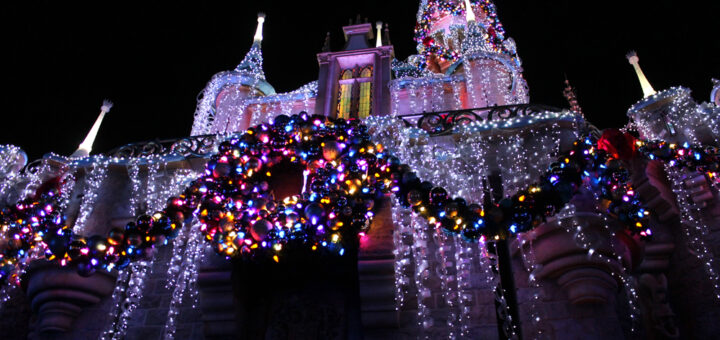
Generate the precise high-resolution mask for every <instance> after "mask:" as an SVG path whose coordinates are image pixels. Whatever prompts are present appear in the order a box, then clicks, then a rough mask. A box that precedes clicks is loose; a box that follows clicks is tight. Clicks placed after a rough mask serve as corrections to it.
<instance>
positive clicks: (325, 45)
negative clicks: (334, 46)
mask: <svg viewBox="0 0 720 340" xmlns="http://www.w3.org/2000/svg"><path fill="white" fill-rule="evenodd" d="M322 51H323V52H330V32H327V34H325V42H324V43H323V47H322Z"/></svg>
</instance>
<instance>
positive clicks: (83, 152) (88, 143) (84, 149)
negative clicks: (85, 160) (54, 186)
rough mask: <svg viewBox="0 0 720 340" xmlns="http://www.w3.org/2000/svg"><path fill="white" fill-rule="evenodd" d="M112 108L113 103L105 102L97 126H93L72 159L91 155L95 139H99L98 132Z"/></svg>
mask: <svg viewBox="0 0 720 340" xmlns="http://www.w3.org/2000/svg"><path fill="white" fill-rule="evenodd" d="M112 106H113V103H112V102H111V101H109V100H107V99H106V100H104V101H103V104H102V106H101V107H100V114H99V115H98V117H97V119H96V120H95V124H93V126H92V128H91V129H90V131H89V132H88V134H87V136H86V137H85V140H84V141H83V142H82V143H80V146H79V147H78V149H77V150H75V152H73V154H72V155H71V157H85V156H87V155H89V154H90V151H92V146H93V143H94V142H95V138H96V137H97V134H98V130H100V125H101V124H102V121H103V118H105V114H106V113H108V112H110V109H111V108H112Z"/></svg>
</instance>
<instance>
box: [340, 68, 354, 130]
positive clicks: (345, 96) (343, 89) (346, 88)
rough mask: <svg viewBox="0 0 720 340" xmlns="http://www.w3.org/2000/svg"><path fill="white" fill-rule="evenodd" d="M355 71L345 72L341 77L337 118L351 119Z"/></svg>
mask: <svg viewBox="0 0 720 340" xmlns="http://www.w3.org/2000/svg"><path fill="white" fill-rule="evenodd" d="M352 78H353V70H345V71H343V72H342V74H341V75H340V93H339V95H338V107H337V117H338V118H344V119H348V118H350V107H351V105H352V86H353V79H352Z"/></svg>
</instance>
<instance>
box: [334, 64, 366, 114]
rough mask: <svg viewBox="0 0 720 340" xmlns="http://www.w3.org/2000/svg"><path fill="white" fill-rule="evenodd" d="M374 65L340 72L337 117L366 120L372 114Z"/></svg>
mask: <svg viewBox="0 0 720 340" xmlns="http://www.w3.org/2000/svg"><path fill="white" fill-rule="evenodd" d="M372 73H373V67H372V65H366V66H364V67H359V66H356V67H354V68H351V69H345V70H342V71H341V72H340V79H338V96H337V100H338V102H337V117H338V118H344V119H350V118H360V119H364V118H367V117H368V116H370V114H371V113H372V76H373V74H372Z"/></svg>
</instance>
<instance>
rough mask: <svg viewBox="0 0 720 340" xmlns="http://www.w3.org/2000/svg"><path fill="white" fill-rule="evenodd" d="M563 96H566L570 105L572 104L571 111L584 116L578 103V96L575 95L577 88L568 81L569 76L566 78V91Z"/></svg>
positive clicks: (564, 90)
mask: <svg viewBox="0 0 720 340" xmlns="http://www.w3.org/2000/svg"><path fill="white" fill-rule="evenodd" d="M563 95H564V96H565V99H567V101H568V104H570V110H571V111H574V112H577V113H579V114H581V115H582V113H583V112H582V108H581V107H580V104H579V103H578V100H577V94H575V88H574V87H572V86H571V85H570V81H569V80H568V79H567V75H566V76H565V89H563Z"/></svg>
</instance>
